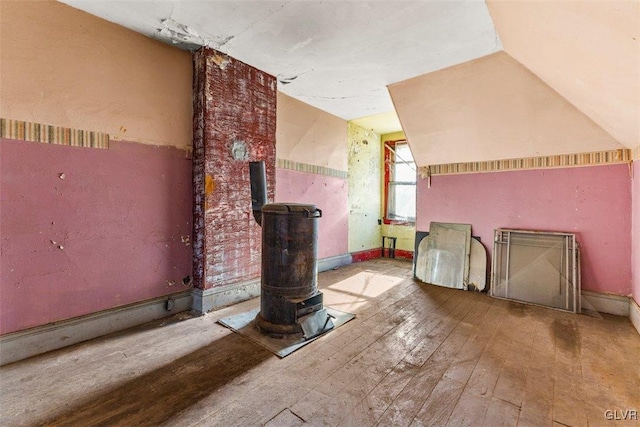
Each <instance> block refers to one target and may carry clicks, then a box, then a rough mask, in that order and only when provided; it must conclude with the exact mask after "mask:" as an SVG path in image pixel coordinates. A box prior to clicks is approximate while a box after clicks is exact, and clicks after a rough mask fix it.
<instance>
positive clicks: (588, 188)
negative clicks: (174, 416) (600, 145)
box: [417, 164, 640, 295]
mask: <svg viewBox="0 0 640 427" xmlns="http://www.w3.org/2000/svg"><path fill="white" fill-rule="evenodd" d="M638 212H640V208H639V210H638ZM431 221H438V222H457V223H466V224H471V226H472V233H473V235H474V236H480V237H481V238H482V243H483V244H484V246H485V247H486V248H487V249H488V250H489V253H491V251H492V250H493V231H494V229H496V228H516V229H529V230H544V231H564V232H570V233H576V234H577V240H578V242H579V243H580V248H581V256H582V288H583V289H585V290H589V291H594V292H604V293H612V294H617V295H629V293H630V292H631V266H630V262H629V260H630V259H631V179H630V176H629V168H628V166H627V165H626V164H621V165H607V166H593V167H584V168H563V169H546V170H526V171H514V172H498V173H482V174H467V175H438V176H433V177H432V178H431V188H427V181H426V180H424V179H420V180H418V218H417V229H418V230H421V231H427V230H428V229H429V223H430V222H431Z"/></svg>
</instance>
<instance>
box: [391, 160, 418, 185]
mask: <svg viewBox="0 0 640 427" xmlns="http://www.w3.org/2000/svg"><path fill="white" fill-rule="evenodd" d="M394 169H395V170H394V172H395V173H394V176H393V180H394V181H402V182H416V170H415V166H414V165H413V163H410V164H406V163H396V164H395V168H394Z"/></svg>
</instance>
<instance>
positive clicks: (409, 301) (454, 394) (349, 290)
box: [0, 259, 640, 426]
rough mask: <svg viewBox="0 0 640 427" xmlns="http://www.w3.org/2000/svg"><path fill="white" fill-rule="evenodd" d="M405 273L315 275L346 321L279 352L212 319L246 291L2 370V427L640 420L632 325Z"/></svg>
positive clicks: (639, 367)
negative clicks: (200, 310) (217, 306)
mask: <svg viewBox="0 0 640 427" xmlns="http://www.w3.org/2000/svg"><path fill="white" fill-rule="evenodd" d="M410 269H411V265H410V264H409V263H406V262H402V261H395V260H388V259H378V260H373V261H368V262H363V263H358V264H353V265H350V266H347V267H343V268H340V269H338V270H332V271H329V272H325V273H321V274H320V276H319V282H320V287H321V288H323V292H324V295H325V304H326V305H328V306H331V307H334V308H337V309H339V310H343V311H351V312H355V313H356V314H357V317H356V319H355V320H353V321H351V322H349V323H347V324H346V325H344V326H342V327H340V328H339V329H337V330H335V331H333V332H331V333H329V334H327V335H325V336H323V337H321V338H319V339H318V340H316V341H314V342H312V343H310V344H309V345H307V346H305V347H303V348H302V349H300V350H298V351H296V352H295V353H293V354H292V355H290V356H288V357H286V358H285V359H278V358H277V357H276V356H274V355H273V354H271V353H270V352H268V351H266V350H264V349H263V348H262V347H259V346H257V345H256V344H253V343H251V342H249V341H247V340H246V339H245V338H243V337H242V336H239V335H237V334H235V333H233V332H231V331H229V330H228V329H226V328H224V327H222V326H220V325H218V324H216V323H215V321H216V320H217V319H218V318H220V317H226V316H229V315H233V314H236V313H242V312H244V311H248V310H249V309H252V308H254V307H256V306H257V305H258V300H257V299H256V300H252V301H247V302H244V303H242V304H238V305H236V306H233V307H228V308H225V309H222V310H219V311H217V312H214V313H210V314H208V315H206V316H202V317H192V316H189V315H188V314H179V315H176V316H174V317H173V318H170V319H167V320H163V321H158V322H153V323H150V324H147V325H143V326H141V327H138V328H134V329H130V330H127V331H124V332H121V333H117V334H113V335H110V336H107V337H104V338H100V339H96V340H93V341H90V342H86V343H82V344H79V345H75V346H72V347H69V348H67V349H63V350H59V351H56V352H52V353H48V354H45V355H42V356H39V357H35V358H32V359H29V360H26V361H22V362H18V363H14V364H11V365H8V366H5V367H2V368H0V425H2V426H14V425H15V426H18V425H69V426H85V425H124V426H133V425H166V426H259V425H266V426H300V425H304V424H309V425H316V426H374V425H380V426H408V425H412V426H422V425H424V426H438V425H451V426H463V425H469V426H481V425H486V426H500V425H513V426H515V425H519V426H586V425H594V426H597V425H611V424H612V421H608V420H607V418H606V415H607V413H605V411H607V410H609V411H612V412H611V413H609V414H610V416H617V417H618V418H621V417H622V416H623V414H627V412H622V411H628V410H636V411H638V412H639V413H640V363H639V362H640V335H638V333H637V332H636V331H635V329H633V327H632V326H631V324H630V322H629V320H628V319H626V318H621V317H615V316H607V315H603V316H602V318H594V317H588V316H585V315H573V314H568V313H563V312H559V311H554V310H550V309H545V308H540V307H533V306H526V305H522V304H516V303H512V302H507V301H502V300H496V299H492V298H490V297H488V296H486V295H484V294H479V293H473V292H464V291H457V290H452V289H446V288H441V287H437V286H430V285H425V284H421V283H419V282H416V281H414V280H413V279H412V278H411V270H410ZM614 411H615V412H614ZM639 415H640V414H639ZM637 423H640V421H635V422H634V421H629V422H627V423H626V424H623V425H634V424H637Z"/></svg>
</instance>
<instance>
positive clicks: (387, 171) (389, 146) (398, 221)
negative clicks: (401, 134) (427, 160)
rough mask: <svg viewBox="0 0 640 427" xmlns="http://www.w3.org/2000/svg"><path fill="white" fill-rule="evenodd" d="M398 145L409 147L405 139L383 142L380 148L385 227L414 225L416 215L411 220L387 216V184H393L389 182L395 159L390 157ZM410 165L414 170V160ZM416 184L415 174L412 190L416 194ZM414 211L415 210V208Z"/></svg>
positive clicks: (393, 154)
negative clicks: (381, 152) (381, 151)
mask: <svg viewBox="0 0 640 427" xmlns="http://www.w3.org/2000/svg"><path fill="white" fill-rule="evenodd" d="M398 145H407V147H408V146H409V144H408V143H407V140H406V139H399V140H395V141H384V143H383V147H382V149H383V150H384V216H383V222H384V224H387V225H390V224H391V225H408V226H413V225H415V223H416V218H415V215H416V213H414V217H413V218H392V217H390V216H389V184H390V183H392V182H394V181H391V168H392V166H393V165H394V164H395V158H392V156H395V148H396V146H398ZM392 150H393V151H392ZM412 157H413V154H412ZM412 163H413V165H414V168H416V166H415V165H416V163H415V160H413V158H412ZM416 170H417V169H416ZM417 184H418V177H417V173H416V180H415V183H414V184H413V186H414V189H415V191H416V192H417ZM414 195H415V192H414ZM416 209H417V206H416Z"/></svg>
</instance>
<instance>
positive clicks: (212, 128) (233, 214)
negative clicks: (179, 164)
mask: <svg viewBox="0 0 640 427" xmlns="http://www.w3.org/2000/svg"><path fill="white" fill-rule="evenodd" d="M194 56H195V60H194V64H195V68H196V73H195V76H194V79H195V81H194V88H195V89H194V143H193V146H194V151H193V156H194V157H193V189H194V222H195V224H194V242H193V251H194V260H193V264H194V266H193V282H194V285H195V286H196V287H198V288H200V289H209V288H212V287H217V286H226V285H231V284H236V283H241V282H245V281H249V280H253V279H256V278H257V277H259V275H260V264H261V251H260V243H261V229H260V227H259V226H258V224H257V223H256V222H255V221H254V220H253V216H252V214H251V194H250V192H251V190H250V185H249V164H248V162H249V161H250V160H252V161H253V160H264V161H265V164H266V172H267V189H268V200H273V195H274V191H275V163H276V157H275V130H276V129H275V128H276V91H275V78H274V77H273V76H270V75H268V74H266V73H264V72H262V71H260V70H257V69H255V68H253V67H251V66H249V65H247V64H244V63H242V62H240V61H237V60H234V59H232V58H230V57H227V56H225V55H223V54H221V53H220V52H217V51H215V50H213V49H202V50H199V51H198V52H196V53H195V55H194ZM220 64H227V65H226V69H223V68H222V67H221V66H220Z"/></svg>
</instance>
